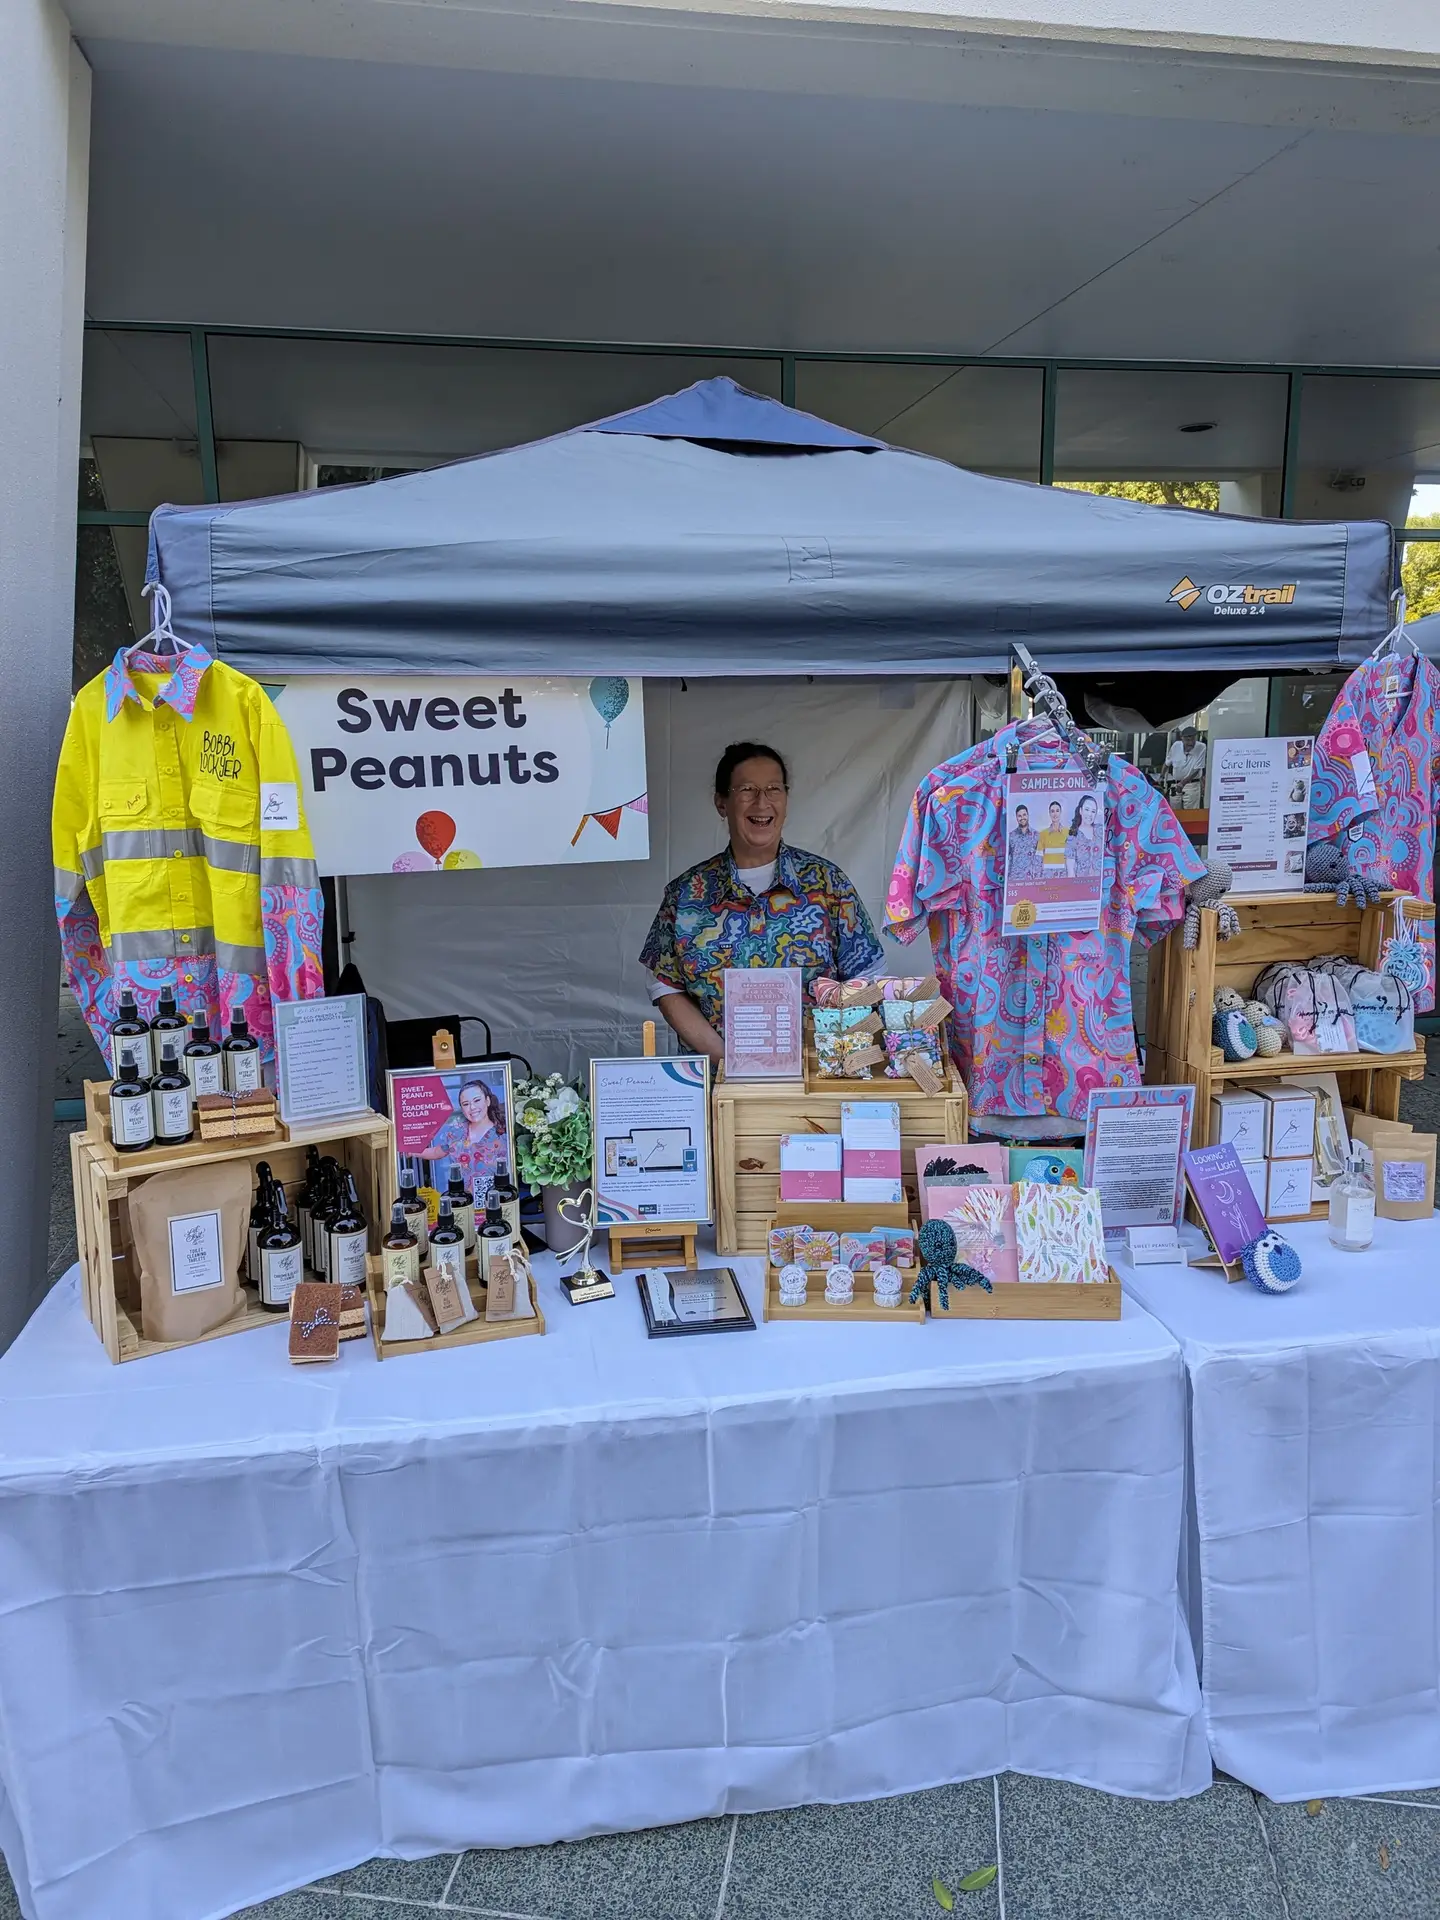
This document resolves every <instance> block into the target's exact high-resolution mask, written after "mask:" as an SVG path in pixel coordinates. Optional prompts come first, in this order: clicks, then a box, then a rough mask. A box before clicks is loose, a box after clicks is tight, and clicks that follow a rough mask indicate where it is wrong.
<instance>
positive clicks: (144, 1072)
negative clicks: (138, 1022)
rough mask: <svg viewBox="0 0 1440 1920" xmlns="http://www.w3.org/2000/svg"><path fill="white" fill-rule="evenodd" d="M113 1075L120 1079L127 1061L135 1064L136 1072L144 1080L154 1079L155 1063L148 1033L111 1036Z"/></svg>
mask: <svg viewBox="0 0 1440 1920" xmlns="http://www.w3.org/2000/svg"><path fill="white" fill-rule="evenodd" d="M110 1056H111V1068H110V1071H111V1075H112V1077H113V1078H114V1079H116V1080H118V1079H119V1078H120V1069H121V1067H122V1066H123V1065H124V1063H125V1062H126V1061H127V1060H133V1061H134V1062H135V1067H136V1071H137V1072H138V1073H139V1075H140V1078H141V1079H142V1080H149V1079H152V1078H153V1077H154V1073H155V1063H154V1059H153V1058H152V1055H151V1051H150V1036H149V1034H148V1033H112V1034H111V1036H110Z"/></svg>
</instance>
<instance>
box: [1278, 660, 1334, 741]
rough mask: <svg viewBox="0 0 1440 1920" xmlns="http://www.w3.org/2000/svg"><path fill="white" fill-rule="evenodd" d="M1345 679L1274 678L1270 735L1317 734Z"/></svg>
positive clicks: (1302, 675)
mask: <svg viewBox="0 0 1440 1920" xmlns="http://www.w3.org/2000/svg"><path fill="white" fill-rule="evenodd" d="M1345 678H1346V676H1345V675H1344V674H1343V673H1286V674H1277V675H1276V677H1275V678H1274V679H1273V680H1272V681H1271V682H1270V726H1269V731H1270V732H1271V733H1273V734H1280V735H1284V734H1287V733H1319V731H1320V729H1321V727H1323V726H1324V724H1325V722H1326V720H1327V719H1328V718H1329V717H1330V709H1331V707H1333V706H1334V704H1335V701H1336V697H1337V696H1338V694H1339V692H1340V689H1341V687H1343V686H1344V684H1345Z"/></svg>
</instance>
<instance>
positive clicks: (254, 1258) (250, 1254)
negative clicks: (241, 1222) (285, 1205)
mask: <svg viewBox="0 0 1440 1920" xmlns="http://www.w3.org/2000/svg"><path fill="white" fill-rule="evenodd" d="M245 1278H246V1279H247V1280H248V1281H249V1282H250V1284H251V1286H252V1287H258V1286H259V1284H260V1229H259V1228H258V1227H251V1229H250V1232H249V1234H248V1235H247V1236H246V1240H245Z"/></svg>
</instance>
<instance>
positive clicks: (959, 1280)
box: [910, 1220, 994, 1313]
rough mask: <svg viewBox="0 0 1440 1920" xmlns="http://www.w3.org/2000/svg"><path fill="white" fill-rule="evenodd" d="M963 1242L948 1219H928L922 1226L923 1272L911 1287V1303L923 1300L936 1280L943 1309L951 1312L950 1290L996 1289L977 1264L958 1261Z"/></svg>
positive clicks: (921, 1271) (921, 1254) (942, 1310)
mask: <svg viewBox="0 0 1440 1920" xmlns="http://www.w3.org/2000/svg"><path fill="white" fill-rule="evenodd" d="M958 1252H959V1245H958V1242H957V1241H956V1239H955V1229H954V1228H953V1227H952V1226H951V1225H950V1222H949V1221H948V1220H927V1221H926V1222H925V1224H924V1226H923V1227H921V1229H920V1262H921V1265H920V1271H919V1273H918V1274H917V1275H916V1277H915V1284H914V1286H913V1287H912V1288H911V1289H910V1304H911V1306H912V1307H913V1306H914V1304H915V1302H916V1301H917V1300H923V1299H924V1298H925V1296H926V1295H927V1293H928V1292H929V1290H930V1286H931V1283H932V1282H933V1283H934V1285H935V1288H936V1290H937V1291H938V1293H939V1295H940V1311H941V1312H942V1313H948V1312H949V1311H950V1289H951V1287H954V1288H956V1289H957V1290H958V1289H959V1288H961V1287H983V1288H984V1289H985V1291H986V1293H993V1292H994V1288H993V1287H992V1286H991V1284H990V1282H989V1281H988V1280H987V1279H986V1278H985V1275H984V1274H983V1273H981V1272H980V1271H979V1269H978V1268H977V1267H971V1266H967V1265H966V1264H965V1263H964V1262H963V1261H957V1260H956V1258H955V1256H956V1254H957V1253H958Z"/></svg>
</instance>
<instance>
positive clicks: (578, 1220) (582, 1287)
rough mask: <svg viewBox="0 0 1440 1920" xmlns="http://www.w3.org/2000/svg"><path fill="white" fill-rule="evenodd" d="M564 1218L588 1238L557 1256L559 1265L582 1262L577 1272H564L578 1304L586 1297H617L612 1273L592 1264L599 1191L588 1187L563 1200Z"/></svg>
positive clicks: (569, 1291)
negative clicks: (596, 1203) (596, 1193)
mask: <svg viewBox="0 0 1440 1920" xmlns="http://www.w3.org/2000/svg"><path fill="white" fill-rule="evenodd" d="M559 1211H560V1217H561V1219H562V1220H564V1221H566V1222H567V1223H568V1224H569V1225H570V1226H572V1227H579V1228H581V1230H582V1232H583V1234H584V1238H583V1239H580V1240H577V1241H576V1242H575V1244H574V1246H573V1247H571V1248H569V1250H568V1251H567V1252H565V1253H558V1254H556V1256H555V1260H556V1264H557V1265H558V1266H561V1267H564V1266H568V1264H569V1263H570V1261H572V1260H575V1261H578V1265H577V1266H576V1268H575V1271H574V1273H562V1274H561V1276H560V1284H561V1286H563V1287H564V1289H565V1292H566V1294H567V1296H568V1297H569V1299H570V1301H571V1303H572V1304H573V1305H574V1306H577V1307H578V1306H581V1305H583V1303H584V1302H585V1301H586V1300H613V1299H614V1298H615V1287H614V1284H613V1283H612V1281H611V1280H610V1277H609V1275H608V1274H604V1273H602V1272H601V1271H600V1269H599V1268H598V1267H594V1266H592V1265H591V1264H590V1246H591V1242H592V1241H593V1240H594V1238H595V1191H594V1189H593V1188H592V1187H586V1189H585V1191H584V1192H583V1193H582V1194H579V1195H577V1196H576V1197H574V1198H573V1199H568V1200H562V1201H561V1202H560V1208H559Z"/></svg>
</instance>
